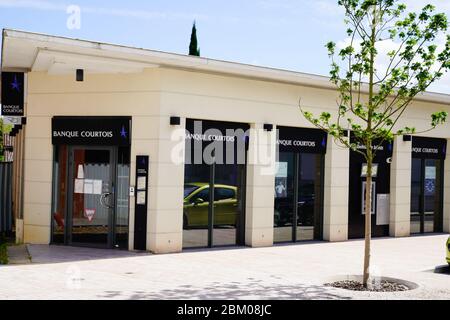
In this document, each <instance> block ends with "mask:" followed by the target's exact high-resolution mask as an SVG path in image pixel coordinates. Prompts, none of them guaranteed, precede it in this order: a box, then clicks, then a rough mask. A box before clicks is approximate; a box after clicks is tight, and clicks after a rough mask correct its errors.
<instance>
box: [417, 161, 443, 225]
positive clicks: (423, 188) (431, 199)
mask: <svg viewBox="0 0 450 320" xmlns="http://www.w3.org/2000/svg"><path fill="white" fill-rule="evenodd" d="M427 232H442V160H436V159H419V158H413V159H412V166H411V233H427Z"/></svg>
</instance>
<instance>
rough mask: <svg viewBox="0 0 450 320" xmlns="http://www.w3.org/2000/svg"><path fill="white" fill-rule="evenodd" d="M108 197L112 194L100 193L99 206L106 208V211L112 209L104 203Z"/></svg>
mask: <svg viewBox="0 0 450 320" xmlns="http://www.w3.org/2000/svg"><path fill="white" fill-rule="evenodd" d="M110 195H112V192H105V193H102V195H101V196H100V204H101V205H102V206H103V207H105V208H108V209H112V208H113V206H110V205H108V204H107V203H106V202H105V200H106V198H108V197H109V196H110Z"/></svg>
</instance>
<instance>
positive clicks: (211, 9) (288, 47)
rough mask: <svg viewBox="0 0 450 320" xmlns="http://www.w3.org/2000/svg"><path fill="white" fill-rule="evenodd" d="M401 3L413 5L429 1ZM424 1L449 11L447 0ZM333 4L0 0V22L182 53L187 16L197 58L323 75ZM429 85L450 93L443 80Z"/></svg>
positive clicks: (340, 30)
mask: <svg viewBox="0 0 450 320" xmlns="http://www.w3.org/2000/svg"><path fill="white" fill-rule="evenodd" d="M406 2H407V3H413V5H415V6H416V5H417V4H418V3H420V4H422V3H425V2H428V1H425V0H409V1H406ZM430 2H434V3H436V4H438V7H440V8H441V9H442V10H447V12H450V6H449V3H450V1H449V0H445V1H444V0H430ZM336 3H337V0H224V1H215V0H189V1H181V0H166V1H161V0H159V1H157V0H148V1H138V0H127V1H104V0H92V1H86V0H73V1H57V0H0V27H1V28H15V29H20V30H26V31H34V32H42V33H49V34H54V35H62V36H68V37H74V38H81V39H88V40H96V41H102V42H111V43H117V44H124V45H130V46H135V47H143V48H149V49H156V50H162V51H168V52H176V53H187V50H188V45H189V38H190V33H191V27H192V22H193V21H194V20H196V22H197V30H198V41H199V45H200V49H201V55H202V56H204V57H208V58H215V59H223V60H230V61H237V62H243V63H250V64H256V65H262V66H271V67H276V68H283V69H289V70H296V71H302V72H309V73H316V74H323V75H328V70H329V60H328V56H327V53H326V50H325V48H324V44H325V43H326V42H328V41H329V40H333V41H339V40H343V39H345V37H346V35H345V32H344V31H345V26H344V24H343V18H344V16H343V11H342V10H341V9H340V8H338V6H337V5H336ZM70 4H75V5H78V6H79V7H80V8H81V28H80V29H79V30H69V29H68V28H67V27H66V21H67V18H68V14H67V13H66V8H67V6H68V5H70ZM440 4H442V6H441V5H440ZM448 83H449V84H450V81H449V82H448ZM433 89H435V90H436V91H441V92H447V93H450V89H448V87H447V85H445V86H443V85H442V84H441V85H440V86H436V87H434V88H433Z"/></svg>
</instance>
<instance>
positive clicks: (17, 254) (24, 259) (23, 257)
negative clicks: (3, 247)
mask: <svg viewBox="0 0 450 320" xmlns="http://www.w3.org/2000/svg"><path fill="white" fill-rule="evenodd" d="M7 250H8V264H28V263H31V259H30V255H29V253H28V250H27V246H26V245H24V244H22V245H11V246H8V248H7Z"/></svg>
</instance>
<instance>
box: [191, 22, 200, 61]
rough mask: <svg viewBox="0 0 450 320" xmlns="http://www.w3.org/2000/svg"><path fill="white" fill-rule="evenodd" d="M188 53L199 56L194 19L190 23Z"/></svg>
mask: <svg viewBox="0 0 450 320" xmlns="http://www.w3.org/2000/svg"><path fill="white" fill-rule="evenodd" d="M189 55H190V56H197V57H200V48H198V44H197V28H196V27H195V21H194V24H193V25H192V32H191V43H190V44H189Z"/></svg>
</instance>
